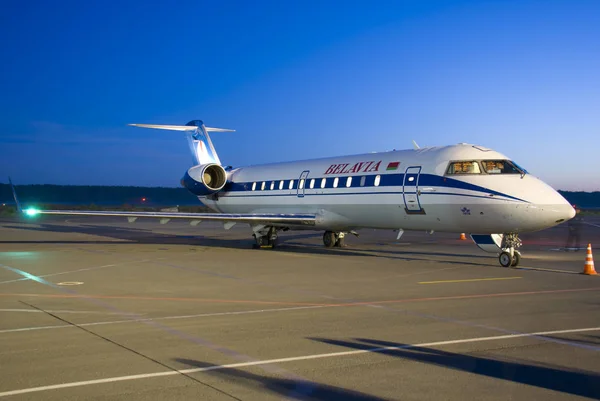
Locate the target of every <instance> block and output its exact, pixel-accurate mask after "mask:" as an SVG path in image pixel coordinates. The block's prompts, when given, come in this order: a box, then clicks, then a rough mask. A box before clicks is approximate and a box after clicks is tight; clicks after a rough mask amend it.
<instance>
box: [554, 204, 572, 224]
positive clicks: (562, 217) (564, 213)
mask: <svg viewBox="0 0 600 401" xmlns="http://www.w3.org/2000/svg"><path fill="white" fill-rule="evenodd" d="M555 208H556V217H558V220H556V223H562V222H564V221H567V220H571V219H572V218H573V217H575V214H576V212H575V208H574V207H573V206H571V204H570V203H569V202H567V201H566V200H565V203H564V204H561V205H556V206H555Z"/></svg>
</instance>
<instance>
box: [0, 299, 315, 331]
mask: <svg viewBox="0 0 600 401" xmlns="http://www.w3.org/2000/svg"><path fill="white" fill-rule="evenodd" d="M316 308H325V306H296V307H291V308H273V309H256V310H249V311H235V312H215V313H201V314H196V315H179V316H160V317H149V318H143V319H127V320H111V321H106V322H90V323H80V324H78V326H82V327H87V326H101V325H106V324H121V323H137V322H145V321H151V320H176V319H193V318H198V317H213V316H231V315H245V314H254V313H267V312H285V311H293V310H302V309H316ZM68 327H73V326H72V325H68V324H65V325H54V326H34V327H23V328H19V329H6V330H0V334H3V333H15V332H21V331H35V330H49V329H64V328H68Z"/></svg>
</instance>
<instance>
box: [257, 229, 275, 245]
mask: <svg viewBox="0 0 600 401" xmlns="http://www.w3.org/2000/svg"><path fill="white" fill-rule="evenodd" d="M253 231H254V234H253V237H254V240H255V241H256V243H255V244H254V249H264V248H275V245H277V229H276V228H275V227H265V226H257V227H253Z"/></svg>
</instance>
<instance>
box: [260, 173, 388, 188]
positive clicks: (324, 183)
mask: <svg viewBox="0 0 600 401" xmlns="http://www.w3.org/2000/svg"><path fill="white" fill-rule="evenodd" d="M340 178H341V179H343V177H335V178H334V179H333V183H332V186H331V187H332V188H338V185H339V182H340ZM285 181H286V180H280V181H279V189H280V190H283V188H284V186H285ZM316 181H317V179H315V178H311V180H310V183H309V188H310V189H314V188H315V185H316ZM380 183H381V175H379V174H377V175H376V176H375V178H374V180H373V182H372V183H367V176H362V177H360V184H359V185H360V186H361V187H364V186H370V185H372V186H374V187H378V186H379V184H380ZM259 184H260V190H261V191H264V190H265V189H269V190H274V189H275V185H276V181H263V182H261V183H259ZM294 184H295V180H289V185H288V189H290V190H291V189H294V186H295V185H294ZM304 185H305V179H304V178H303V179H300V180H298V188H297V189H304ZM256 186H257V182H253V183H252V191H256ZM351 186H352V177H351V176H350V177H346V188H350V187H351ZM355 186H356V185H355ZM326 187H327V178H322V179H321V189H324V188H326Z"/></svg>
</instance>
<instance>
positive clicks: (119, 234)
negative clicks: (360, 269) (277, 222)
mask: <svg viewBox="0 0 600 401" xmlns="http://www.w3.org/2000/svg"><path fill="white" fill-rule="evenodd" d="M3 227H5V228H10V229H17V230H32V231H40V232H56V233H78V234H87V235H94V236H100V237H107V238H113V239H116V240H122V241H110V240H97V239H81V240H14V241H13V240H5V241H0V244H2V243H5V244H105V245H127V244H131V243H137V244H155V245H189V246H206V247H219V248H229V249H231V248H233V249H251V248H252V245H253V244H254V240H253V239H252V238H248V239H246V238H244V239H239V238H219V237H217V236H211V237H207V236H202V235H185V234H180V235H175V234H165V233H157V232H155V231H153V230H151V229H144V228H137V227H131V228H130V227H126V228H125V227H112V226H103V225H92V224H79V225H76V226H75V225H73V226H71V225H69V226H67V225H62V224H48V223H41V222H36V224H35V225H8V224H4V225H3ZM320 237H321V234H320V233H303V234H294V235H288V234H285V235H281V236H280V237H279V238H280V241H279V243H278V245H277V247H276V248H275V250H276V251H278V252H292V253H305V254H316V255H336V254H339V255H346V256H370V257H380V258H381V257H382V258H387V259H394V260H402V261H435V262H439V263H445V264H456V265H474V266H487V267H489V266H493V267H497V266H496V263H495V259H494V258H491V257H489V256H483V255H473V254H467V253H448V252H435V251H433V250H432V251H431V252H422V251H414V252H413V251H406V250H386V249H362V248H361V249H352V248H351V247H346V248H342V249H340V248H329V249H327V248H324V247H323V246H321V245H312V244H306V243H302V242H297V241H298V240H302V239H307V238H320ZM474 252H476V251H475V250H474ZM436 256H437V257H463V258H465V257H466V258H473V259H480V260H481V263H478V262H471V261H453V260H439V259H435V258H432V257H436Z"/></svg>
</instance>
